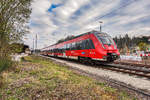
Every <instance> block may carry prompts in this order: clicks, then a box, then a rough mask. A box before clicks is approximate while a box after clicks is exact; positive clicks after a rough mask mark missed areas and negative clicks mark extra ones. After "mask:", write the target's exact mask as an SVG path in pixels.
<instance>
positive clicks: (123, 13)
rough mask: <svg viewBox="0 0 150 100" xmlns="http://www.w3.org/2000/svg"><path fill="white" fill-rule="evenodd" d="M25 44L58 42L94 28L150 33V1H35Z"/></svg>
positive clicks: (104, 30) (137, 34) (114, 31)
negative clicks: (34, 41) (35, 41)
mask: <svg viewBox="0 0 150 100" xmlns="http://www.w3.org/2000/svg"><path fill="white" fill-rule="evenodd" d="M31 7H32V14H31V18H30V21H29V27H30V33H29V34H27V35H26V36H25V38H24V42H25V44H27V45H29V46H30V48H32V47H33V39H34V40H35V37H36V34H37V41H38V47H37V48H39V49H40V48H43V47H46V46H49V45H52V44H54V43H56V42H57V41H58V40H59V39H62V38H65V37H67V36H69V35H74V36H76V35H79V34H82V33H85V32H88V31H91V30H97V31H99V26H100V23H99V22H100V21H102V22H103V23H102V24H101V25H102V31H103V32H106V33H108V34H109V35H111V36H112V37H115V36H120V35H121V36H124V35H125V34H128V35H129V36H131V37H133V36H141V35H150V10H149V9H150V0H34V1H33V3H32V5H31Z"/></svg>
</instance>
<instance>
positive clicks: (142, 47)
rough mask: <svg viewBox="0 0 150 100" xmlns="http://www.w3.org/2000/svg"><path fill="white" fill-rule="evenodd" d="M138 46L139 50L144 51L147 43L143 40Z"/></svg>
mask: <svg viewBox="0 0 150 100" xmlns="http://www.w3.org/2000/svg"><path fill="white" fill-rule="evenodd" d="M138 46H139V48H140V50H141V51H146V49H147V48H148V45H147V44H146V43H144V42H140V43H139V45H138Z"/></svg>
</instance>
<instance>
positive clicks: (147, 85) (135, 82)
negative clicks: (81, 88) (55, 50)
mask: <svg viewBox="0 0 150 100" xmlns="http://www.w3.org/2000/svg"><path fill="white" fill-rule="evenodd" d="M51 59H52V60H55V61H58V62H60V63H65V64H67V65H69V66H72V67H73V68H78V69H80V70H83V71H86V72H89V73H92V74H96V75H98V76H104V77H108V78H109V79H113V80H116V81H119V82H123V83H126V84H128V85H131V86H133V87H135V88H139V89H143V90H147V91H150V79H147V78H142V77H138V76H135V75H132V76H131V75H129V74H124V73H120V72H114V71H109V70H105V69H99V68H95V67H91V66H86V65H82V64H77V63H73V62H69V61H65V60H61V59H55V58H51Z"/></svg>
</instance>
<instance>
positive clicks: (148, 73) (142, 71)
mask: <svg viewBox="0 0 150 100" xmlns="http://www.w3.org/2000/svg"><path fill="white" fill-rule="evenodd" d="M57 58H59V59H64V60H69V61H71V62H75V63H80V64H86V65H90V66H93V67H97V68H102V69H107V70H111V71H116V72H122V73H126V74H129V75H136V76H140V77H145V78H148V79H150V67H141V66H137V65H135V66H134V65H133V64H132V65H128V64H127V65H126V64H123V65H122V64H116V63H111V64H108V63H104V62H96V61H94V63H89V62H83V63H81V62H79V61H78V60H74V59H67V58H61V57H57Z"/></svg>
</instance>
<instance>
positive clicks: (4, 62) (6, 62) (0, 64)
mask: <svg viewBox="0 0 150 100" xmlns="http://www.w3.org/2000/svg"><path fill="white" fill-rule="evenodd" d="M11 65H12V61H11V60H10V59H9V58H0V73H1V72H2V71H4V70H6V69H7V68H9V67H10V66H11Z"/></svg>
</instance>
